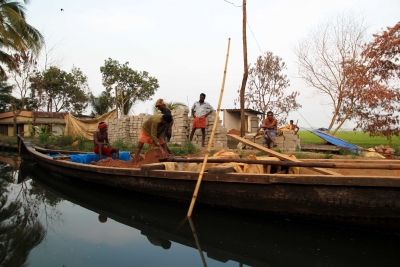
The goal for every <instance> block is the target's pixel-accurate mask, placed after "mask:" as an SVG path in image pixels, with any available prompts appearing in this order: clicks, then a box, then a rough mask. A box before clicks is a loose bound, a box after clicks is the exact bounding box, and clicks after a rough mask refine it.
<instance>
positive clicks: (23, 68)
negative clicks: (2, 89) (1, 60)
mask: <svg viewBox="0 0 400 267" xmlns="http://www.w3.org/2000/svg"><path fill="white" fill-rule="evenodd" d="M36 59H37V55H36V54H35V53H33V52H30V51H29V52H27V53H25V52H21V53H19V54H14V55H13V62H14V66H13V68H10V69H9V76H10V78H11V80H12V82H13V83H14V90H13V91H14V93H16V94H17V95H18V96H19V99H17V98H13V99H11V102H10V103H11V111H12V112H13V123H14V136H16V135H17V117H18V115H19V114H20V113H21V111H23V110H25V109H26V105H27V100H28V99H27V97H28V94H29V92H30V90H29V89H30V76H31V75H34V73H35V71H36V67H37V62H36Z"/></svg>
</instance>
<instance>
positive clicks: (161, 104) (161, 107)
mask: <svg viewBox="0 0 400 267" xmlns="http://www.w3.org/2000/svg"><path fill="white" fill-rule="evenodd" d="M166 107H167V105H166V104H165V102H164V100H163V99H162V98H160V99H158V100H157V102H156V108H158V110H160V111H163V110H164V108H166Z"/></svg>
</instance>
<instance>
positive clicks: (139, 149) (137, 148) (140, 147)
mask: <svg viewBox="0 0 400 267" xmlns="http://www.w3.org/2000/svg"><path fill="white" fill-rule="evenodd" d="M142 148H143V143H142V142H138V145H137V147H136V153H135V157H134V160H135V165H136V163H137V161H138V158H139V155H140V151H141V150H142Z"/></svg>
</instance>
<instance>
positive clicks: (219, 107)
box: [187, 38, 231, 217]
mask: <svg viewBox="0 0 400 267" xmlns="http://www.w3.org/2000/svg"><path fill="white" fill-rule="evenodd" d="M230 45H231V38H229V39H228V51H227V53H226V59H225V69H224V77H223V79H222V86H221V92H220V94H219V101H218V108H217V113H216V114H215V120H214V125H213V128H212V131H211V136H210V140H209V141H208V146H207V151H206V155H205V156H204V161H203V166H202V167H201V170H200V174H199V178H198V179H197V184H196V188H195V189H194V193H193V197H192V202H191V203H190V207H189V211H188V214H187V216H188V217H190V216H192V211H193V207H194V203H195V202H196V198H197V194H198V193H199V189H200V184H201V180H202V179H203V174H204V169H205V167H206V163H207V159H208V154H209V153H210V151H211V145H212V141H213V138H214V133H215V129H216V128H217V122H218V116H219V111H220V109H221V102H222V95H223V94H224V87H225V78H226V68H227V66H228V58H229V48H230Z"/></svg>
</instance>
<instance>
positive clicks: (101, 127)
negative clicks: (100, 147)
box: [99, 123, 107, 129]
mask: <svg viewBox="0 0 400 267" xmlns="http://www.w3.org/2000/svg"><path fill="white" fill-rule="evenodd" d="M104 127H107V123H102V124H99V129H103V128H104Z"/></svg>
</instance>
